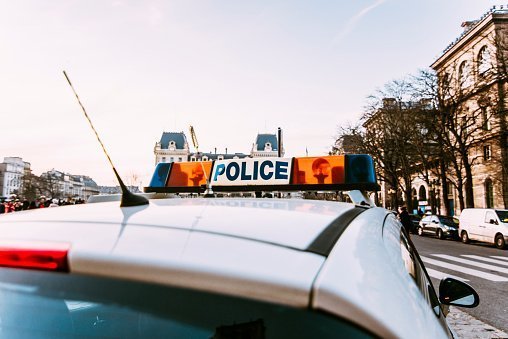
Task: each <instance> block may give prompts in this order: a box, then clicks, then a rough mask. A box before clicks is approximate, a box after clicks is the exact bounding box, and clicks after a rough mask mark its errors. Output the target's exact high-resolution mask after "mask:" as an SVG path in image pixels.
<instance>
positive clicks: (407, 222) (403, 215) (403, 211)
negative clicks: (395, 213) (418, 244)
mask: <svg viewBox="0 0 508 339" xmlns="http://www.w3.org/2000/svg"><path fill="white" fill-rule="evenodd" d="M399 220H400V222H401V224H402V226H403V227H404V229H405V230H406V233H407V234H408V235H409V231H411V217H410V216H409V213H408V212H407V208H406V206H402V207H401V208H400V214H399Z"/></svg>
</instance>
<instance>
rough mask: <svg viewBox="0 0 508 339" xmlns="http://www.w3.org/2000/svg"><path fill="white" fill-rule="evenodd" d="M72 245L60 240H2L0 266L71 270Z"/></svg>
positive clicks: (59, 270) (0, 243)
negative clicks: (69, 262)
mask: <svg viewBox="0 0 508 339" xmlns="http://www.w3.org/2000/svg"><path fill="white" fill-rule="evenodd" d="M69 248H70V245H69V244H67V243H58V242H36V241H33V242H25V241H1V242H0V266H1V267H13V268H25V269H36V270H45V271H58V272H69V265H68V263H67V253H68V251H69Z"/></svg>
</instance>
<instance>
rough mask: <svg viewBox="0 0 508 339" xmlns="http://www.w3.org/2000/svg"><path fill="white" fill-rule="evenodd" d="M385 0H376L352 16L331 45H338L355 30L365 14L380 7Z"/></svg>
mask: <svg viewBox="0 0 508 339" xmlns="http://www.w3.org/2000/svg"><path fill="white" fill-rule="evenodd" d="M384 2H386V0H376V2H374V3H373V4H372V5H369V6H367V7H365V8H362V9H361V10H360V11H359V12H358V13H356V14H355V15H354V16H352V17H351V18H350V19H349V20H348V21H347V22H346V24H345V25H344V28H343V29H342V30H341V31H340V32H338V33H337V34H336V35H335V37H334V38H333V40H332V45H336V44H338V43H339V42H340V41H342V39H344V38H345V37H346V36H347V35H348V34H349V33H350V32H351V31H352V30H353V28H355V26H356V24H357V23H358V21H360V19H361V18H363V17H364V16H365V15H366V14H367V13H369V12H370V11H372V10H373V9H374V8H376V7H378V6H380V5H382V4H383V3H384Z"/></svg>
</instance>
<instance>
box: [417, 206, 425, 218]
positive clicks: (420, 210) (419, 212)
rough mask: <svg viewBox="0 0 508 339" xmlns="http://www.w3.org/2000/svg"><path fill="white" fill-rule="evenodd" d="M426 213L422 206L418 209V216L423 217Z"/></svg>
mask: <svg viewBox="0 0 508 339" xmlns="http://www.w3.org/2000/svg"><path fill="white" fill-rule="evenodd" d="M423 215H424V213H423V210H422V209H421V208H419V209H418V216H419V217H420V218H422V217H423Z"/></svg>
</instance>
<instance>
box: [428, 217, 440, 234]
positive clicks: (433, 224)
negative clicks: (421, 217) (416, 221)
mask: <svg viewBox="0 0 508 339" xmlns="http://www.w3.org/2000/svg"><path fill="white" fill-rule="evenodd" d="M438 227H439V218H438V217H437V216H435V215H433V216H431V217H430V223H429V232H430V233H432V234H436V231H437V229H438Z"/></svg>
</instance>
